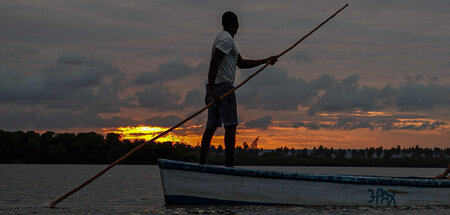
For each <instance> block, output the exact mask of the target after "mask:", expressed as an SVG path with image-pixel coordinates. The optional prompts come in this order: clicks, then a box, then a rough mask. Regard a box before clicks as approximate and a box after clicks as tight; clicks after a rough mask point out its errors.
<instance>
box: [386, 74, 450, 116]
mask: <svg viewBox="0 0 450 215" xmlns="http://www.w3.org/2000/svg"><path fill="white" fill-rule="evenodd" d="M395 105H396V106H397V107H398V108H399V109H400V110H402V111H406V110H425V109H432V108H434V107H437V106H442V107H446V106H448V105H450V86H449V85H437V84H433V83H430V84H421V83H416V82H412V81H407V82H406V83H403V84H400V85H399V87H398V89H397V93H396V94H395Z"/></svg>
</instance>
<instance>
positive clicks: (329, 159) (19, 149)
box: [0, 130, 450, 168]
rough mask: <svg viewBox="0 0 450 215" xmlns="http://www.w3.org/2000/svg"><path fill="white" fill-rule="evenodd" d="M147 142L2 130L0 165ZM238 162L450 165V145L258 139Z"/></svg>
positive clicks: (176, 152)
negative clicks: (269, 144)
mask: <svg viewBox="0 0 450 215" xmlns="http://www.w3.org/2000/svg"><path fill="white" fill-rule="evenodd" d="M144 142H145V140H134V141H133V142H132V141H130V140H121V139H120V135H118V134H114V133H109V134H107V135H106V137H104V136H103V135H101V134H98V133H95V132H89V133H79V134H72V133H55V132H50V131H49V132H45V133H43V134H39V133H36V132H33V131H29V132H22V131H15V132H10V131H3V130H0V164H100V165H106V164H110V163H112V162H114V161H115V160H116V159H118V158H120V157H121V156H123V155H124V154H126V153H127V152H129V151H130V150H132V149H133V148H135V147H136V146H138V145H140V144H142V143H144ZM199 154H200V146H192V145H188V144H184V143H173V142H163V143H150V144H147V145H146V146H145V147H144V148H143V149H142V150H140V151H138V152H136V153H135V154H133V155H132V156H130V157H129V158H127V159H126V160H124V162H122V163H121V164H132V165H148V164H151V165H155V164H156V163H157V160H158V159H160V158H164V159H171V160H178V161H186V162H198V159H199V158H198V157H199ZM234 160H235V165H236V166H336V167H338V166H339V167H414V168H417V167H436V168H445V167H446V166H447V165H448V163H449V162H450V148H444V149H441V148H421V147H419V146H416V147H410V148H401V147H400V146H397V147H392V148H389V149H385V148H383V147H377V148H374V147H371V148H366V149H333V148H327V147H323V146H319V147H318V148H313V149H294V148H290V149H289V148H287V147H280V148H277V149H273V150H268V149H262V148H258V141H257V139H255V141H253V143H251V144H250V145H249V144H247V143H245V142H244V143H243V145H242V146H237V147H236V151H235V158H234ZM207 163H208V164H211V165H223V164H224V163H225V158H224V149H223V148H222V146H218V147H215V146H211V148H210V153H209V155H208V159H207Z"/></svg>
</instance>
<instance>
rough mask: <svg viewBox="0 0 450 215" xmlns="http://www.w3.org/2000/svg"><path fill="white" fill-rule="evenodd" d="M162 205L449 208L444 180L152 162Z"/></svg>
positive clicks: (449, 189)
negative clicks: (156, 170)
mask: <svg viewBox="0 0 450 215" xmlns="http://www.w3.org/2000/svg"><path fill="white" fill-rule="evenodd" d="M158 165H159V169H160V172H161V180H162V185H163V190H164V198H165V202H166V204H197V205H199V204H201V205H203V204H229V205H232V204H248V205H251V204H256V205H337V206H363V205H366V206H370V205H378V206H417V205H446V206H448V205H450V180H442V179H431V178H414V177H379V176H365V175H337V174H303V173H290V172H280V171H266V170H250V169H241V168H229V167H219V166H210V165H199V164H193V163H186V162H179V161H171V160H164V159H160V160H158Z"/></svg>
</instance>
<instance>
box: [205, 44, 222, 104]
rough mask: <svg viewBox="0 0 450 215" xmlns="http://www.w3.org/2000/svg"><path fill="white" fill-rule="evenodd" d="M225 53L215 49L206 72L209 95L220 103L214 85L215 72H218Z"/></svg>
mask: <svg viewBox="0 0 450 215" xmlns="http://www.w3.org/2000/svg"><path fill="white" fill-rule="evenodd" d="M224 56H225V53H223V52H222V51H221V50H220V49H218V48H215V49H214V54H213V56H212V57H211V61H210V62H209V71H208V90H209V95H210V96H211V97H213V98H214V100H216V101H220V96H219V95H217V93H216V90H215V83H216V77H217V72H218V71H219V65H220V62H222V60H223V57H224Z"/></svg>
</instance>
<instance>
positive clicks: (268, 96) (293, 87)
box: [237, 67, 317, 110]
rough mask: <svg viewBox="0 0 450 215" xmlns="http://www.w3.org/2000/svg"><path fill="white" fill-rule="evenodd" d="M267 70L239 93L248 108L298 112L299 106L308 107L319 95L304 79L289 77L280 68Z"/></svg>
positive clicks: (243, 103)
mask: <svg viewBox="0 0 450 215" xmlns="http://www.w3.org/2000/svg"><path fill="white" fill-rule="evenodd" d="M266 70H267V71H264V72H263V73H262V74H260V75H259V77H255V78H254V79H253V80H252V81H251V82H249V83H248V84H247V85H246V86H245V87H243V88H242V89H241V90H240V91H239V92H237V94H238V100H239V103H240V104H242V105H243V106H245V107H246V108H250V109H266V110H297V107H298V106H299V105H302V106H308V105H309V104H310V103H311V102H312V99H313V98H314V97H315V96H316V94H317V91H316V90H315V89H314V86H313V84H311V83H310V82H308V81H305V80H303V79H302V78H292V77H289V76H288V75H287V73H286V71H284V70H281V69H278V68H273V67H271V68H268V69H266Z"/></svg>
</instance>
